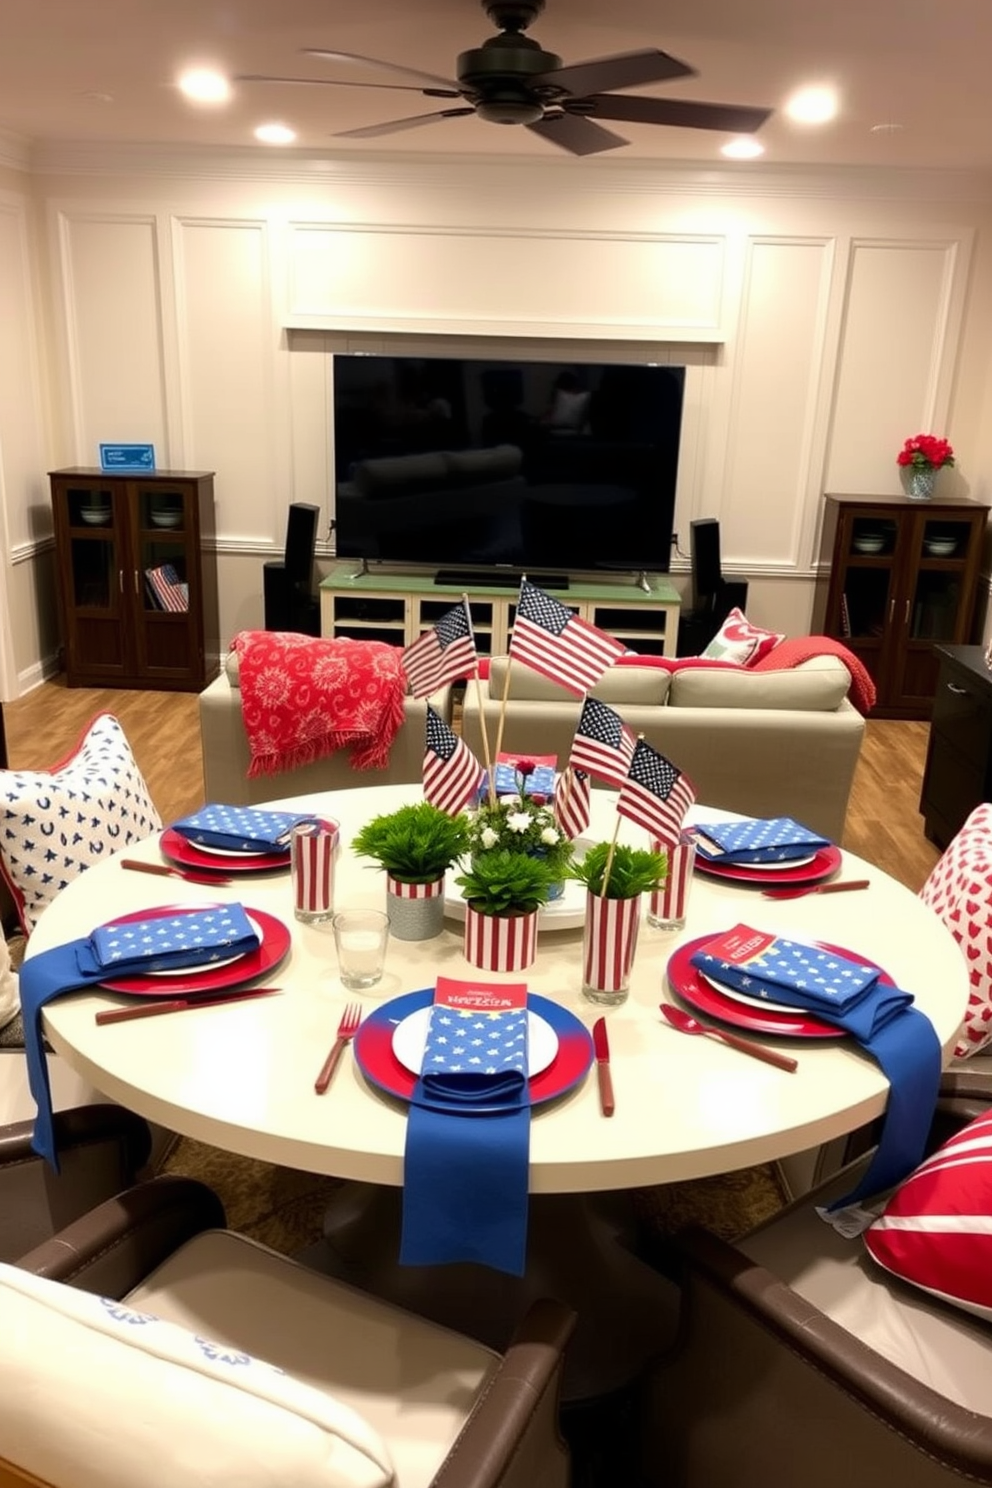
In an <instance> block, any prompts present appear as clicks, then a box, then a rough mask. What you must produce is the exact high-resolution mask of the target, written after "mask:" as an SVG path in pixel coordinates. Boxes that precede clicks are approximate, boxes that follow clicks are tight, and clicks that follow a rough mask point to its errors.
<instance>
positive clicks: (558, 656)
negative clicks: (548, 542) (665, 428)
mask: <svg viewBox="0 0 992 1488" xmlns="http://www.w3.org/2000/svg"><path fill="white" fill-rule="evenodd" d="M625 649H626V648H625V647H624V646H623V645H622V644H621V642H620V641H617V640H614V638H613V637H612V636H609V635H607V634H606V632H605V631H603V630H597V629H596V626H595V625H590V624H589V622H588V621H587V620H580V619H579V617H578V615H573V613H572V611H571V610H570V609H569V608H568V607H567V605H563V604H561V603H559V601H558V600H557V599H554V598H553V597H552V596H551V595H550V594H545V592H544V590H543V589H538V587H537V585H536V584H530V583H528V581H527V580H526V579H524V580H523V581H522V582H521V585H520V600H519V602H518V604H517V616H516V619H515V620H514V622H513V635H512V637H511V639H510V659H511V660H512V661H522V662H523V663H524V665H525V666H529V667H533V669H534V671H535V672H540V673H541V675H542V677H548V678H550V680H551V681H552V682H559V683H560V684H561V686H562V687H567V688H568V690H569V692H576V693H583V692H588V691H589V689H590V687H595V685H596V683H597V682H598V681H599V679H600V677H601V676H602V675H603V673H604V672H605V671H606V668H607V667H608V666H612V665H613V663H614V662H615V661H616V660H617V658H618V657H619V656H622V655H623V654H624V651H625Z"/></svg>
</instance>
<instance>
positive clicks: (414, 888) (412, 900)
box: [386, 873, 444, 940]
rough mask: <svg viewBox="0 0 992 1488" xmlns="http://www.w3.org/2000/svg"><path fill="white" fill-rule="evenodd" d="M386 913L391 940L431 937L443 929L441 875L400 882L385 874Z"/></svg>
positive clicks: (426, 938)
mask: <svg viewBox="0 0 992 1488" xmlns="http://www.w3.org/2000/svg"><path fill="white" fill-rule="evenodd" d="M386 915H387V917H388V919H389V933H390V935H391V936H392V937H393V939H394V940H431V939H432V938H433V937H434V936H435V935H440V934H441V931H442V930H443V929H444V879H443V878H439V879H436V880H435V882H434V883H401V882H400V880H399V879H398V878H391V877H390V876H389V874H388V873H387V875H386Z"/></svg>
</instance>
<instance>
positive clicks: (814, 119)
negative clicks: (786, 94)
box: [785, 84, 837, 124]
mask: <svg viewBox="0 0 992 1488" xmlns="http://www.w3.org/2000/svg"><path fill="white" fill-rule="evenodd" d="M785 112H786V113H787V114H788V116H789V118H790V119H795V121H796V123H797V124H826V123H828V122H829V121H830V120H831V119H832V118H834V116H835V115H836V113H837V93H836V90H835V89H833V88H829V87H827V86H825V85H824V84H817V85H816V86H814V87H809V88H800V89H799V91H798V92H797V93H793V95H792V97H791V98H790V99H789V101H788V103H787V104H786V105H785Z"/></svg>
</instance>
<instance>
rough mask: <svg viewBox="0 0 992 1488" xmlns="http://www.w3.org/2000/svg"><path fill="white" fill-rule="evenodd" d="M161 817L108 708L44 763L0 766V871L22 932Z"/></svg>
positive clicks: (159, 822)
mask: <svg viewBox="0 0 992 1488" xmlns="http://www.w3.org/2000/svg"><path fill="white" fill-rule="evenodd" d="M161 825H162V818H161V817H160V816H159V814H158V812H157V811H156V809H155V805H154V802H153V801H152V798H151V796H150V795H149V794H148V787H147V785H146V784H145V779H144V776H143V775H142V773H141V771H140V770H139V768H138V765H137V762H136V760H135V758H134V755H133V754H132V753H131V746H130V744H129V743H128V742H127V738H126V737H125V734H124V730H123V729H122V728H121V726H120V724H119V723H118V721H117V719H116V718H114V717H113V715H112V714H110V713H100V714H98V715H97V717H96V718H94V719H93V721H92V723H90V724H89V725H88V727H87V729H86V732H85V733H84V734H83V736H82V738H81V739H80V740H79V742H78V744H77V745H76V746H75V748H74V749H73V751H72V753H71V754H70V755H68V757H67V758H66V759H64V760H61V761H60V762H59V764H57V765H54V766H53V767H52V769H51V770H0V872H2V873H3V876H4V878H5V880H6V882H7V885H8V887H9V889H10V892H11V895H12V897H13V900H14V904H15V905H16V907H17V913H18V916H19V918H20V921H21V927H22V929H23V930H24V932H25V934H27V935H30V933H31V931H32V930H33V929H34V927H35V925H36V924H37V923H38V917H39V915H40V914H41V912H42V910H43V909H45V908H46V907H47V906H48V905H49V904H50V903H51V902H52V900H53V899H54V898H55V896H56V894H58V893H59V892H60V890H62V889H64V888H65V886H66V884H68V883H71V882H72V880H73V879H74V878H77V877H78V876H79V874H80V873H82V872H83V870H84V869H85V868H89V867H91V866H92V864H93V863H97V862H99V861H100V860H101V859H102V858H107V857H109V856H110V855H111V853H115V852H118V851H119V850H120V849H121V848H123V847H129V846H130V845H131V843H132V842H139V841H140V840H141V839H142V838H143V837H147V836H149V834H150V833H152V832H157V831H158V830H159V828H160V827H161Z"/></svg>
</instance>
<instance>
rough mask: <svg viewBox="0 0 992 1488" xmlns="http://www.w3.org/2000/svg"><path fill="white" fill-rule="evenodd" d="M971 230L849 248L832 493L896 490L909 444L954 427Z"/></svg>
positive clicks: (828, 476)
mask: <svg viewBox="0 0 992 1488" xmlns="http://www.w3.org/2000/svg"><path fill="white" fill-rule="evenodd" d="M969 248H970V234H963V235H962V236H961V237H959V238H957V239H956V240H948V239H944V240H943V241H940V240H936V241H929V242H927V241H919V240H916V241H914V240H913V239H909V240H906V241H901V242H896V241H891V240H889V241H885V240H871V239H855V241H854V242H852V244H851V253H850V263H849V272H848V283H847V295H846V308H845V316H844V325H843V330H842V333H841V342H840V356H839V362H838V375H837V384H836V393H835V397H834V414H833V425H832V429H831V439H830V453H829V460H828V466H827V473H826V480H825V489H826V490H828V491H834V492H850V493H852V494H863V495H871V494H872V493H873V492H875V491H879V492H885V491H892V490H893V489H897V487H896V486H895V484H894V479H895V478H896V466H895V459H896V455H897V454H898V452H899V450H900V449H901V447H902V443H903V440H904V439H906V438H907V437H908V436H910V435H912V434H917V433H920V432H925V433H934V434H944V433H945V432H946V430H947V419H948V405H949V400H950V388H951V373H952V370H953V364H954V359H955V356H956V354H957V348H958V338H959V336H960V322H961V313H962V306H963V302H964V289H965V283H966V280H967V272H968V261H969V257H970V254H969V251H968V250H969Z"/></svg>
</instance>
